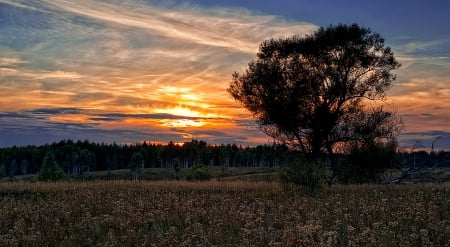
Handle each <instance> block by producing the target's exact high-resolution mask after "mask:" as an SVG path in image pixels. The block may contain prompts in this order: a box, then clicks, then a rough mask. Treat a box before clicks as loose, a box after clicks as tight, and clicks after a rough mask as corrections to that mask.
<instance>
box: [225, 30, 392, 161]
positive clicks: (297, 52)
mask: <svg viewBox="0 0 450 247" xmlns="http://www.w3.org/2000/svg"><path fill="white" fill-rule="evenodd" d="M256 56H257V58H256V59H255V60H253V61H251V62H250V63H249V65H248V68H247V69H246V71H245V73H243V74H239V73H238V72H235V73H234V74H233V77H232V81H231V82H230V85H229V88H228V92H229V93H230V94H231V95H232V97H233V98H234V99H235V100H237V101H238V102H240V103H241V104H242V105H243V106H244V107H245V108H247V109H248V110H249V111H250V112H252V113H253V114H254V117H255V118H256V119H257V123H258V124H259V126H260V127H261V129H262V130H263V131H264V132H265V133H266V134H268V135H269V136H271V137H273V138H275V139H276V140H278V141H281V142H283V143H286V144H288V145H290V146H291V147H292V148H295V149H298V150H301V151H303V152H304V153H305V154H307V155H308V156H309V157H317V156H318V155H320V154H321V153H323V152H328V153H330V154H331V153H333V152H334V150H335V149H336V148H337V147H338V146H340V145H339V144H341V145H345V144H346V143H349V142H364V143H368V142H373V141H376V140H377V139H380V138H388V139H392V138H395V133H397V132H398V131H399V130H400V128H401V121H400V120H399V119H398V118H397V117H396V116H395V114H394V113H393V112H389V111H385V110H384V108H383V107H382V104H368V102H373V101H378V102H381V103H382V102H383V100H384V99H385V96H386V92H387V91H388V90H389V89H390V88H391V87H392V85H393V82H394V81H395V74H393V70H395V69H397V68H398V67H399V66H400V64H399V63H398V62H397V61H396V59H395V58H394V54H393V52H392V51H391V49H390V48H389V47H385V45H384V39H383V38H382V37H381V36H380V35H379V34H378V33H374V32H372V31H371V30H370V29H368V28H365V27H360V26H359V25H357V24H352V25H344V24H339V25H337V26H329V27H327V28H324V27H322V28H320V29H318V30H317V31H316V32H315V33H313V34H311V35H306V36H304V37H302V36H293V37H289V38H285V39H278V40H275V39H271V40H267V41H264V42H263V43H262V44H261V45H260V49H259V52H258V53H257V55H256ZM377 105H378V106H377ZM380 105H381V106H380Z"/></svg>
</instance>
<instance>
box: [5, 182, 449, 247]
mask: <svg viewBox="0 0 450 247" xmlns="http://www.w3.org/2000/svg"><path fill="white" fill-rule="evenodd" d="M0 245H4V246H49V245H50V246H450V184H449V183H441V184H415V185H389V186H381V185H360V186H356V185H352V186H341V185H334V186H332V187H327V188H325V190H324V191H323V193H321V194H320V195H318V196H315V197H309V196H305V195H302V194H301V193H284V192H283V191H282V189H281V187H280V185H279V184H278V183H273V182H271V183H268V182H250V181H247V182H245V181H217V180H211V181H208V182H186V181H146V182H144V181H142V182H133V181H117V180H116V181H89V182H82V181H72V182H67V181H66V182H57V183H29V182H12V183H9V182H7V183H0Z"/></svg>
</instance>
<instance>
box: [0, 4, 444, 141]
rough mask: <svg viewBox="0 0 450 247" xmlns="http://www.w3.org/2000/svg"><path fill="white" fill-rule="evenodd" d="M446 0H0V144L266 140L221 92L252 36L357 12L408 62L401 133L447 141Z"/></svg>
mask: <svg viewBox="0 0 450 247" xmlns="http://www.w3.org/2000/svg"><path fill="white" fill-rule="evenodd" d="M449 13H450V1H414V0H410V1H402V0H399V1H391V0H382V1H365V0H362V1H353V0H351V1H350V0H343V1H333V0H330V1H324V0H288V1H279V0H265V1H250V0H239V1H230V0H227V1H225V0H220V1H207V0H204V1H194V0H191V1H175V0H171V1H151V0H135V1H118V0H117V1H116V0H109V1H107V0H105V1H100V0H92V1H91V0H80V1H69V0H42V1H38V0H36V1H30V0H18V1H14V0H0V147H5V146H12V145H20V146H22V145H28V144H32V145H41V144H45V143H51V142H54V141H60V140H63V139H72V140H85V139H88V140H89V141H92V142H106V143H112V142H116V143H137V142H142V141H148V142H156V143H167V142H168V141H174V142H185V141H190V140H191V139H198V140H204V141H206V142H208V143H210V144H222V143H223V144H226V143H236V144H242V145H256V144H265V143H268V142H269V143H271V142H272V140H271V139H270V138H268V137H267V136H265V135H264V134H262V133H261V132H260V131H259V130H258V129H257V128H256V126H255V123H254V120H253V119H252V116H251V114H250V113H249V112H247V111H246V110H245V109H243V108H242V107H241V106H240V105H239V104H238V103H237V102H235V101H234V100H233V99H232V98H231V96H229V95H228V94H227V92H226V88H227V87H228V84H229V82H230V80H231V75H232V73H233V72H234V71H239V72H243V71H244V70H245V68H246V66H247V64H248V62H249V61H250V60H252V59H254V58H255V54H256V52H257V50H258V47H259V44H260V43H261V42H262V41H264V40H266V39H270V38H283V37H289V36H291V35H294V34H298V35H304V34H309V33H312V32H314V31H315V30H316V29H317V28H318V27H320V26H328V25H330V24H338V23H345V24H351V23H354V22H356V23H358V24H360V25H362V26H365V27H369V28H371V29H372V30H373V31H375V32H378V33H380V34H381V36H383V37H384V38H385V43H386V45H388V46H390V47H391V48H392V50H393V51H394V53H395V56H396V58H397V59H398V60H399V62H400V63H401V64H402V66H401V68H400V69H398V70H397V71H396V74H397V81H396V84H395V86H394V87H393V88H392V90H391V91H390V92H389V93H388V98H387V99H388V103H389V105H388V106H387V108H388V109H390V110H394V111H396V112H397V113H398V114H399V115H400V116H401V117H402V118H403V121H404V124H405V129H404V131H403V133H402V135H401V136H400V138H399V139H400V144H401V146H402V147H403V148H405V149H407V148H410V147H412V146H413V145H414V144H415V143H417V142H418V141H420V142H419V144H417V145H416V146H422V147H423V148H428V149H429V148H430V147H431V142H432V141H433V140H434V139H435V138H437V137H438V136H440V139H439V140H437V141H436V145H435V148H436V149H450V59H449V57H450V27H449V23H450V14H449Z"/></svg>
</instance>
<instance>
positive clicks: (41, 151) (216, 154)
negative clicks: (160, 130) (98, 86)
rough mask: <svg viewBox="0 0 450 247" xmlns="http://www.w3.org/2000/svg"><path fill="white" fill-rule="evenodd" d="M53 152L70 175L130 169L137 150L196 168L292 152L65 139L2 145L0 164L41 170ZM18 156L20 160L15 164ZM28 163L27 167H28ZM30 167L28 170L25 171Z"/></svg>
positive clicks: (267, 163)
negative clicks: (18, 165)
mask: <svg viewBox="0 0 450 247" xmlns="http://www.w3.org/2000/svg"><path fill="white" fill-rule="evenodd" d="M49 151H51V152H53V154H54V160H55V162H56V164H58V166H59V167H60V168H61V169H62V170H63V171H64V173H66V174H67V175H79V174H82V173H83V172H88V171H106V170H117V169H129V168H130V167H129V164H130V160H131V159H132V156H133V154H134V153H140V154H141V155H142V158H143V160H144V168H170V169H174V168H175V167H176V166H178V167H179V168H192V167H193V166H195V165H205V166H230V167H281V166H285V165H286V164H287V163H288V160H289V157H291V153H290V151H289V150H288V148H287V147H286V146H284V145H279V144H273V145H260V146H256V147H242V146H238V145H235V144H222V145H209V144H207V143H206V142H205V141H200V140H191V141H189V142H185V143H183V144H177V143H174V142H169V143H167V144H154V143H151V144H150V143H145V142H144V143H136V144H131V145H130V144H126V145H125V144H124V145H119V144H116V143H112V144H106V143H91V142H88V141H77V142H74V141H72V140H63V141H60V142H55V143H52V144H46V145H42V146H25V147H16V146H14V147H8V148H0V164H2V165H3V167H4V170H5V176H8V175H9V174H11V171H13V172H14V174H17V175H21V174H25V172H26V173H32V174H33V173H34V174H36V173H38V172H39V171H40V169H41V166H42V164H43V160H44V156H45V154H46V153H47V152H49ZM13 160H15V163H16V164H20V169H18V167H17V166H16V165H13V166H11V164H12V163H14V162H13ZM25 167H26V169H25ZM25 170H26V171H25Z"/></svg>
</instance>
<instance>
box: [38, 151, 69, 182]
mask: <svg viewBox="0 0 450 247" xmlns="http://www.w3.org/2000/svg"><path fill="white" fill-rule="evenodd" d="M63 176H64V171H63V170H62V169H61V168H60V167H59V166H58V164H57V163H56V160H55V155H54V154H53V152H48V153H47V154H46V155H45V157H44V162H43V163H42V167H41V169H40V170H39V174H38V178H39V180H41V181H56V180H58V179H60V178H62V177H63Z"/></svg>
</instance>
